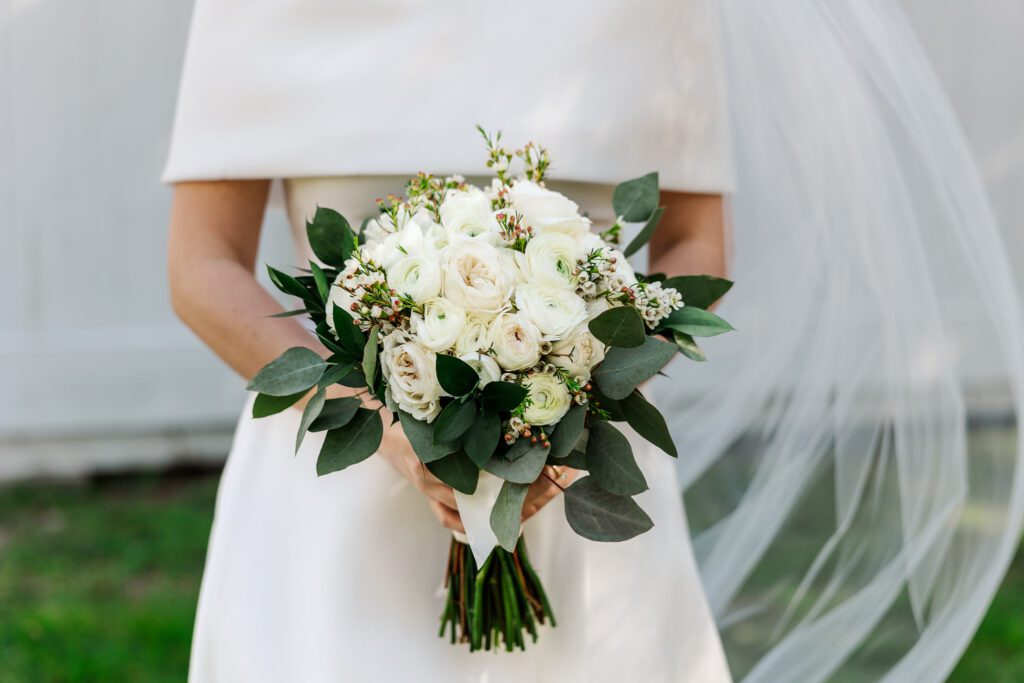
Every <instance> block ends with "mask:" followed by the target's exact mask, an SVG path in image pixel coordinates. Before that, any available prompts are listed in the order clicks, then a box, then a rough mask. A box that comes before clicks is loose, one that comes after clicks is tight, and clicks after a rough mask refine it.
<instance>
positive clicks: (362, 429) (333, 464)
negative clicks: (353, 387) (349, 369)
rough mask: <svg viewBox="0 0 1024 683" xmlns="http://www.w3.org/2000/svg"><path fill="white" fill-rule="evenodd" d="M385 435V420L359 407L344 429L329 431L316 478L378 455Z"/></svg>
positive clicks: (318, 462)
mask: <svg viewBox="0 0 1024 683" xmlns="http://www.w3.org/2000/svg"><path fill="white" fill-rule="evenodd" d="M383 436H384V421H383V420H381V418H380V413H378V412H377V411H375V410H368V409H366V408H360V409H359V410H358V412H357V413H356V415H355V417H353V418H352V419H351V420H350V421H349V422H348V424H346V425H345V426H344V427H339V428H337V429H332V430H330V431H329V432H327V436H326V437H325V438H324V445H323V446H322V447H321V448H320V456H319V457H318V458H317V461H316V473H317V475H318V476H323V475H325V474H330V473H331V472H337V471H338V470H343V469H345V468H346V467H351V466H352V465H355V464H357V463H360V462H362V461H363V460H366V459H367V458H369V457H370V456H371V455H373V454H374V453H376V452H377V449H378V448H379V447H380V441H381V438H382V437H383Z"/></svg>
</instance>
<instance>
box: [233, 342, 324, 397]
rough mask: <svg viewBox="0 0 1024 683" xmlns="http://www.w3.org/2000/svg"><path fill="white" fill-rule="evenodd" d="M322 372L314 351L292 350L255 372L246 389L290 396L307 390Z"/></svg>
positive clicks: (321, 363) (321, 362)
mask: <svg viewBox="0 0 1024 683" xmlns="http://www.w3.org/2000/svg"><path fill="white" fill-rule="evenodd" d="M326 369H327V363H326V361H324V359H323V358H321V357H320V356H319V355H317V353H316V352H315V351H312V350H311V349H307V348H306V347H304V346H295V347H292V348H290V349H288V350H287V351H285V352H284V353H282V354H281V355H280V356H278V357H277V358H276V359H275V360H273V361H271V362H270V363H268V364H267V365H266V366H264V367H263V369H262V370H260V371H259V372H257V373H256V376H255V377H253V378H252V379H251V380H249V384H248V386H247V388H248V389H249V391H258V392H259V393H261V394H268V395H270V396H290V395H292V394H297V393H299V392H300V391H301V392H304V391H306V390H308V389H309V388H310V387H312V386H313V385H314V384H316V383H317V380H319V379H320V377H321V376H322V375H323V374H324V370H326Z"/></svg>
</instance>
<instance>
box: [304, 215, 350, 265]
mask: <svg viewBox="0 0 1024 683" xmlns="http://www.w3.org/2000/svg"><path fill="white" fill-rule="evenodd" d="M306 236H307V237H308V238H309V246H310V247H312V249H313V253H314V254H316V257H317V258H318V259H320V260H321V261H323V262H324V263H326V264H327V265H329V266H335V267H337V268H340V267H342V266H343V265H344V264H345V259H347V258H348V257H349V256H351V254H352V249H353V245H354V243H355V235H354V234H353V233H352V228H351V227H349V224H348V221H347V220H345V217H344V216H342V215H341V214H340V213H338V212H337V211H335V210H334V209H327V208H324V207H320V206H318V207H317V209H316V213H315V214H313V220H311V221H307V222H306Z"/></svg>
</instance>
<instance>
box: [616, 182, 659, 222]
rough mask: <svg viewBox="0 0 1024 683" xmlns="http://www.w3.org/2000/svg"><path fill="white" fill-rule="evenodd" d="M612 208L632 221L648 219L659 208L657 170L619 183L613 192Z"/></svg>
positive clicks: (626, 219) (618, 214) (617, 213)
mask: <svg viewBox="0 0 1024 683" xmlns="http://www.w3.org/2000/svg"><path fill="white" fill-rule="evenodd" d="M612 208H613V209H615V214H616V215H617V216H621V217H622V219H623V220H625V221H629V222H630V223H639V222H640V221H645V220H647V218H648V217H649V216H650V215H651V214H652V213H653V212H654V210H655V209H657V208H658V174H657V172H655V173H648V174H647V175H644V176H640V177H639V178H633V179H632V180H627V181H626V182H624V183H621V184H619V185H618V186H617V187H616V188H615V190H614V191H613V192H612Z"/></svg>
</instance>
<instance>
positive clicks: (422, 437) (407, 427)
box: [398, 410, 459, 463]
mask: <svg viewBox="0 0 1024 683" xmlns="http://www.w3.org/2000/svg"><path fill="white" fill-rule="evenodd" d="M398 419H399V420H401V421H402V431H403V432H405V436H406V438H407V439H409V443H410V444H412V449H413V450H414V451H416V456H417V457H418V458H419V459H420V462H422V463H431V462H434V461H435V460H440V459H441V458H443V457H444V456H446V455H448V454H450V453H454V452H455V451H457V450H459V442H458V441H457V440H453V441H448V442H440V443H435V442H434V429H435V428H436V426H437V420H434V421H433V422H429V423H428V422H423V421H422V420H417V419H416V418H414V417H413V416H412V415H410V414H409V413H407V412H405V411H404V410H399V411H398Z"/></svg>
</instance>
